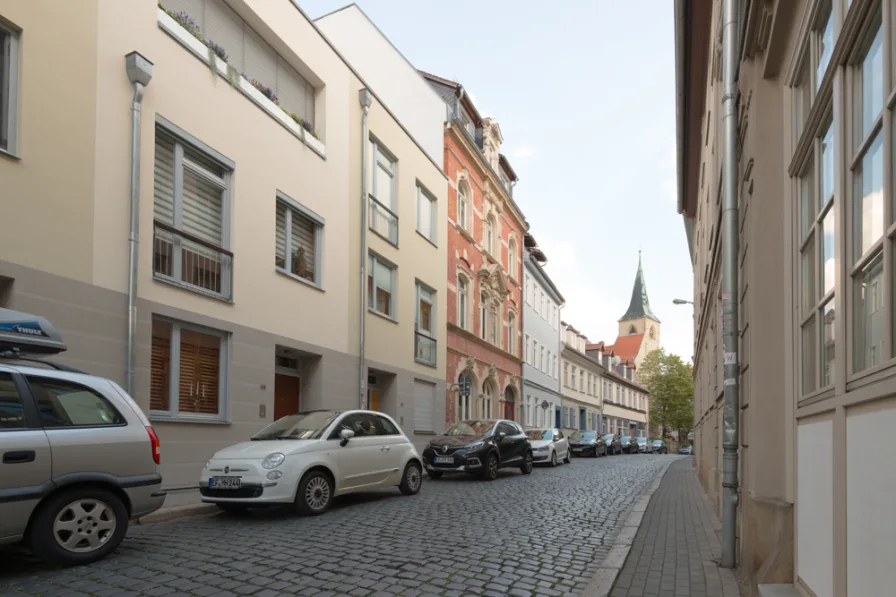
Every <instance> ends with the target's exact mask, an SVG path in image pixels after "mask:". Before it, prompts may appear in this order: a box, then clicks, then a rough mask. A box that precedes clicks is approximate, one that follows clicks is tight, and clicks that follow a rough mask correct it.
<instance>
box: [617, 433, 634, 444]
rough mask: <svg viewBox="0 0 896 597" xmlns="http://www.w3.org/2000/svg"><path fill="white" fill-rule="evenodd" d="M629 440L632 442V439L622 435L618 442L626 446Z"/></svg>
mask: <svg viewBox="0 0 896 597" xmlns="http://www.w3.org/2000/svg"><path fill="white" fill-rule="evenodd" d="M631 440H632V438H630V437H629V436H627V435H623V436H622V437H620V438H619V441H621V442H622V443H623V444H627V443H628V442H630V441H631Z"/></svg>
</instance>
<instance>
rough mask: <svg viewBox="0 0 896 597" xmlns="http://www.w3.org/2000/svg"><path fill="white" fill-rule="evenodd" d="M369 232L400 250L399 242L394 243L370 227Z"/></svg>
mask: <svg viewBox="0 0 896 597" xmlns="http://www.w3.org/2000/svg"><path fill="white" fill-rule="evenodd" d="M368 230H370V231H371V232H373V233H374V234H375V235H376V236H378V237H380V238H381V239H383V240H384V241H386V242H387V243H389V244H390V245H392V246H393V247H395V248H396V249H397V248H398V241H393V240H392V239H391V238H389V237H387V236H383V235H382V234H380V233H379V232H377V231H376V230H375V229H374V228H370V227H368ZM421 236H422V235H421Z"/></svg>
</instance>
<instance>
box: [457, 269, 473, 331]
mask: <svg viewBox="0 0 896 597" xmlns="http://www.w3.org/2000/svg"><path fill="white" fill-rule="evenodd" d="M468 292H469V283H468V282H467V279H466V278H465V277H464V276H458V277H457V324H458V325H459V326H460V327H461V329H464V330H465V329H467V313H468V312H469V308H470V307H469V304H468V301H469V295H468Z"/></svg>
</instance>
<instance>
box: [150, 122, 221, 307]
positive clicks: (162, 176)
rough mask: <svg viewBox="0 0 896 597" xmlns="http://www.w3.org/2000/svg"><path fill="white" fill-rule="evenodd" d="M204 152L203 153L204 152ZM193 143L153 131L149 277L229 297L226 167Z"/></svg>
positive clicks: (193, 141) (162, 130)
mask: <svg viewBox="0 0 896 597" xmlns="http://www.w3.org/2000/svg"><path fill="white" fill-rule="evenodd" d="M203 149H208V151H203ZM215 153H217V152H214V150H211V149H210V148H205V147H204V146H201V143H199V142H198V141H197V140H195V139H184V138H181V137H176V136H175V135H173V134H172V133H171V132H169V131H168V130H167V129H166V128H163V127H161V126H157V127H156V146H155V158H154V159H155V167H154V184H155V187H154V195H153V219H154V222H153V275H154V277H156V278H157V279H162V280H165V281H168V282H172V283H175V284H178V285H180V286H185V287H187V288H190V289H191V290H196V291H199V292H203V293H205V294H212V295H215V296H219V297H223V298H226V299H229V298H231V274H232V268H233V253H231V252H230V251H229V250H228V249H227V246H228V244H229V239H228V237H229V227H228V217H227V216H228V200H229V187H230V174H231V168H232V163H231V164H224V163H223V162H222V159H218V157H215V156H214V154H215Z"/></svg>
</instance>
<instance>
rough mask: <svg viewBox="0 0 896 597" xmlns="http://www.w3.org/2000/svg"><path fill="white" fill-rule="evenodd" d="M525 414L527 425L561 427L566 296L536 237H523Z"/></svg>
mask: <svg viewBox="0 0 896 597" xmlns="http://www.w3.org/2000/svg"><path fill="white" fill-rule="evenodd" d="M523 245H524V252H523V266H524V273H523V302H524V303H525V304H524V305H523V341H524V343H525V344H524V346H525V349H524V352H525V355H524V362H523V395H524V397H523V413H522V417H521V419H522V421H523V423H525V424H527V425H551V426H558V427H559V426H560V424H559V423H558V421H560V416H561V406H562V403H563V394H562V392H561V389H560V358H561V356H560V355H561V343H560V310H561V309H562V308H563V305H564V304H566V301H565V299H564V298H563V295H561V294H560V291H559V290H557V287H556V286H555V285H554V282H553V281H552V280H551V278H550V276H548V274H547V272H545V270H544V266H545V264H546V263H547V257H546V256H545V254H544V251H542V250H541V248H539V246H538V243H536V242H535V238H534V237H533V236H532V235H531V234H529V233H526V235H525V237H524V238H523Z"/></svg>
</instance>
